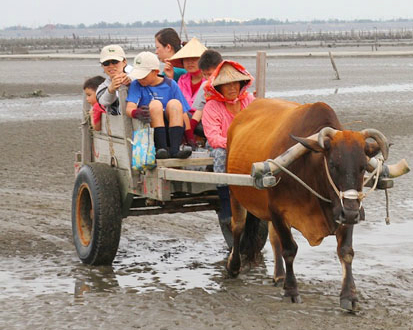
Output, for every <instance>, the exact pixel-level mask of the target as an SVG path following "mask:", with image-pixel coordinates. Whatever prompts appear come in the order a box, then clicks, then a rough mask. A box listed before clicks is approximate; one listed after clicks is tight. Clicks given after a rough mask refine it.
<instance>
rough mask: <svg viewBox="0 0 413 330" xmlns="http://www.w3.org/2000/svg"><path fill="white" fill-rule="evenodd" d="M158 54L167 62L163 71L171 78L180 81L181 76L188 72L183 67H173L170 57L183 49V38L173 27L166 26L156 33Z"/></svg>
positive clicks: (160, 58) (161, 59)
mask: <svg viewBox="0 0 413 330" xmlns="http://www.w3.org/2000/svg"><path fill="white" fill-rule="evenodd" d="M155 47H156V51H155V53H156V55H158V58H159V60H160V61H161V62H163V63H165V67H164V69H163V73H164V75H165V76H167V77H168V78H170V79H173V80H175V81H176V82H178V80H179V77H180V76H181V75H183V74H184V73H186V70H185V69H183V68H181V67H173V66H172V64H171V63H170V62H169V59H170V58H171V57H172V56H173V55H175V53H176V52H178V51H179V50H180V49H181V39H180V38H179V36H178V33H176V31H175V30H174V29H172V28H165V29H162V30H160V31H158V32H157V33H156V34H155Z"/></svg>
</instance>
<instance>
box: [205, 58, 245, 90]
mask: <svg viewBox="0 0 413 330" xmlns="http://www.w3.org/2000/svg"><path fill="white" fill-rule="evenodd" d="M249 80H251V78H250V77H249V76H248V75H246V74H243V73H241V72H239V71H238V70H237V69H235V68H234V67H233V66H232V65H231V64H229V63H225V64H224V65H223V66H222V67H221V70H219V73H218V75H217V77H216V78H215V79H214V81H213V82H212V86H218V85H223V84H227V83H230V82H234V81H249Z"/></svg>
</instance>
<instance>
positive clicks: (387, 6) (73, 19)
mask: <svg viewBox="0 0 413 330" xmlns="http://www.w3.org/2000/svg"><path fill="white" fill-rule="evenodd" d="M0 1H1V2H2V3H3V5H2V10H1V11H0V28H5V27H9V26H15V25H21V26H27V27H31V28H36V27H39V26H43V25H45V24H57V23H61V24H70V25H77V24H80V23H84V24H85V25H90V24H94V23H98V22H102V21H104V22H108V23H114V22H120V23H133V22H136V21H141V22H145V21H154V20H159V21H163V20H165V19H166V20H168V21H177V20H180V18H181V16H180V10H179V6H178V0H146V1H142V0H129V1H124V0H117V1H109V0H0ZM179 1H180V3H181V6H182V7H183V4H184V1H185V0H179ZM212 18H232V19H241V20H247V19H254V18H273V19H278V20H281V21H285V20H287V19H288V20H290V21H294V20H302V21H310V20H313V19H322V20H327V19H345V20H354V19H382V20H386V19H395V18H409V19H412V18H413V0H393V1H391V0H283V1H280V0H249V1H240V0H232V1H230V0H187V1H186V9H185V19H186V21H188V20H202V19H206V20H209V19H212Z"/></svg>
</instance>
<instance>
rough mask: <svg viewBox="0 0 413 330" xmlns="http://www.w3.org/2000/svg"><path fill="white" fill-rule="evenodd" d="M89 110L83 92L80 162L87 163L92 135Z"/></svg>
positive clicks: (90, 156)
mask: <svg viewBox="0 0 413 330" xmlns="http://www.w3.org/2000/svg"><path fill="white" fill-rule="evenodd" d="M83 94H84V93H83ZM89 111H90V104H89V103H88V102H87V101H86V94H84V95H83V121H82V126H81V132H82V146H81V147H82V151H81V152H82V164H89V163H90V162H91V161H92V136H91V133H90V120H89V117H90V116H89Z"/></svg>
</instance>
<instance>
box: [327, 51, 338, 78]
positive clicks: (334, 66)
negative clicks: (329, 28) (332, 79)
mask: <svg viewBox="0 0 413 330" xmlns="http://www.w3.org/2000/svg"><path fill="white" fill-rule="evenodd" d="M328 56H330V61H331V65H332V66H333V69H334V71H335V72H336V78H337V80H340V75H339V74H338V70H337V67H336V63H335V62H334V57H333V54H331V52H328Z"/></svg>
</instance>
